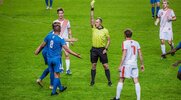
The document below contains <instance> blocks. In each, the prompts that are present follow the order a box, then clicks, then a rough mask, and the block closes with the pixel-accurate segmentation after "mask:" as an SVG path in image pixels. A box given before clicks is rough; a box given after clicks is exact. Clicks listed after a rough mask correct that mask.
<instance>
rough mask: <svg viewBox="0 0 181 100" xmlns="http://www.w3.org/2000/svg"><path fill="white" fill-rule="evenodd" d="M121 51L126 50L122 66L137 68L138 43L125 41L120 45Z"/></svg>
mask: <svg viewBox="0 0 181 100" xmlns="http://www.w3.org/2000/svg"><path fill="white" fill-rule="evenodd" d="M122 49H123V50H127V52H126V57H125V59H124V62H123V65H130V66H131V67H136V68H137V56H138V50H139V49H140V45H139V43H138V42H137V41H134V40H125V41H123V43H122Z"/></svg>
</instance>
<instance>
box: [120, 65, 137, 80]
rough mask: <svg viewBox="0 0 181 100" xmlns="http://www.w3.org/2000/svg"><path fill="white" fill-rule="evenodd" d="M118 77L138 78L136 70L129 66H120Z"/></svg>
mask: <svg viewBox="0 0 181 100" xmlns="http://www.w3.org/2000/svg"><path fill="white" fill-rule="evenodd" d="M120 77H124V78H138V68H137V67H131V66H128V65H127V66H122V67H121V71H120Z"/></svg>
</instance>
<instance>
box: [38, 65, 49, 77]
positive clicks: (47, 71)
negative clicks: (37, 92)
mask: <svg viewBox="0 0 181 100" xmlns="http://www.w3.org/2000/svg"><path fill="white" fill-rule="evenodd" d="M48 73H49V69H48V68H47V69H45V70H44V72H43V73H42V75H41V77H40V79H41V80H43V79H44V78H45V77H46V76H47V75H48Z"/></svg>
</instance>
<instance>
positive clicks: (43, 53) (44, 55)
mask: <svg viewBox="0 0 181 100" xmlns="http://www.w3.org/2000/svg"><path fill="white" fill-rule="evenodd" d="M42 55H43V58H44V62H45V65H47V64H48V60H47V51H46V50H43V51H42Z"/></svg>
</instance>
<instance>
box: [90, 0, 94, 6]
mask: <svg viewBox="0 0 181 100" xmlns="http://www.w3.org/2000/svg"><path fill="white" fill-rule="evenodd" d="M94 3H95V0H92V1H91V3H90V5H91V8H94Z"/></svg>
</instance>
